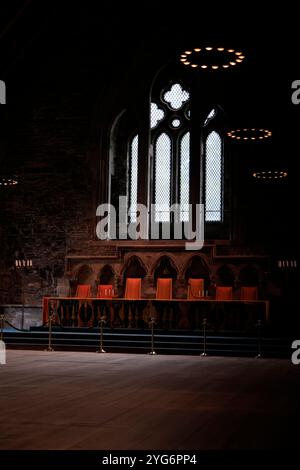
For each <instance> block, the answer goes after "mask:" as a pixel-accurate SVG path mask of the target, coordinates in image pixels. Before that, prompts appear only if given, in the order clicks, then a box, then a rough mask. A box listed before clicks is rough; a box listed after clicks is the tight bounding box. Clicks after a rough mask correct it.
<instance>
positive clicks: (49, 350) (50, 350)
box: [44, 348, 54, 352]
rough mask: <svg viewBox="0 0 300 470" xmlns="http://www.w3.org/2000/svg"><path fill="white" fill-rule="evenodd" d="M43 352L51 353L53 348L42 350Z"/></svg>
mask: <svg viewBox="0 0 300 470" xmlns="http://www.w3.org/2000/svg"><path fill="white" fill-rule="evenodd" d="M44 351H48V352H52V351H54V349H53V348H47V349H44Z"/></svg>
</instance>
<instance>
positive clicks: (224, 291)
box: [216, 286, 232, 300]
mask: <svg viewBox="0 0 300 470" xmlns="http://www.w3.org/2000/svg"><path fill="white" fill-rule="evenodd" d="M216 300H232V287H223V286H217V287H216Z"/></svg>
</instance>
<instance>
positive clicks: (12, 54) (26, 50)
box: [0, 0, 300, 165]
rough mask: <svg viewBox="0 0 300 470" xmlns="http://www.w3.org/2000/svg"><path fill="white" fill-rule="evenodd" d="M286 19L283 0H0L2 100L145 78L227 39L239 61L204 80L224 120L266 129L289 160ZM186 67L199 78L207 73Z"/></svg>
mask: <svg viewBox="0 0 300 470" xmlns="http://www.w3.org/2000/svg"><path fill="white" fill-rule="evenodd" d="M292 20H293V12H291V11H290V10H288V9H286V11H284V9H283V7H282V6H281V8H280V10H278V11H276V10H275V9H274V7H273V8H272V9H270V10H269V11H266V12H263V11H262V9H261V7H259V8H258V7H255V6H254V5H253V4H252V5H251V6H247V4H241V6H240V7H235V6H230V7H226V8H224V9H220V7H219V6H218V5H217V4H211V6H210V7H209V8H204V7H203V4H202V3H198V4H196V3H195V2H191V1H186V2H184V3H183V4H182V6H181V7H179V8H178V7H175V6H174V3H173V2H161V4H159V3H158V4H156V3H155V2H154V3H151V4H146V5H145V4H143V5H142V4H141V5H140V6H139V4H137V3H134V4H133V2H129V3H128V2H126V3H125V2H123V3H121V4H120V5H118V3H115V2H100V1H85V2H70V1H67V0H64V1H61V2H58V1H49V0H43V1H38V0H27V1H25V0H23V1H8V0H6V1H2V2H1V7H0V56H1V63H0V79H2V80H5V82H6V86H7V107H8V106H11V109H13V110H14V112H16V109H18V112H20V114H21V113H22V104H24V103H27V104H28V103H30V102H34V100H35V99H36V98H37V97H38V99H40V100H42V98H43V96H44V95H45V92H46V91H47V93H46V94H47V96H48V97H49V95H51V93H53V95H55V94H57V93H58V92H61V93H63V92H64V90H66V89H68V90H69V91H70V90H73V91H74V92H77V91H78V90H80V88H81V89H82V88H83V87H85V88H86V90H85V91H86V93H89V92H90V93H94V94H96V95H97V94H98V96H101V93H105V89H106V87H107V86H115V87H116V88H118V87H121V86H122V82H124V81H128V82H130V81H132V80H134V81H142V80H143V77H145V76H147V75H149V76H150V77H153V76H154V75H155V73H156V72H157V70H159V68H160V67H162V66H163V65H164V64H165V63H166V61H169V62H170V63H172V62H176V61H177V60H178V55H179V53H180V52H181V51H182V50H183V49H184V48H186V47H195V46H199V45H201V44H209V43H210V44H215V45H225V46H227V47H233V48H236V49H241V50H243V51H244V52H245V55H246V59H245V62H244V63H243V64H242V65H240V66H238V68H236V69H235V70H226V71H221V72H216V73H215V74H214V76H213V77H212V79H211V85H212V86H214V83H217V84H218V86H221V87H222V89H223V95H224V102H223V105H224V108H226V112H227V114H228V116H229V122H230V124H231V125H232V126H233V127H235V126H243V127H266V128H270V129H271V130H272V131H273V143H274V158H276V159H278V160H279V162H280V161H281V159H282V156H283V155H284V158H285V159H288V160H290V162H289V163H290V164H291V165H293V162H294V159H295V158H296V154H297V153H298V152H299V150H298V149H299V144H298V122H299V115H300V105H299V106H298V107H297V106H295V105H293V104H292V102H291V94H292V90H291V84H292V82H293V81H294V80H296V79H297V78H300V77H299V76H298V70H299V59H298V53H297V46H298V41H297V32H296V28H295V27H293V24H292ZM190 73H194V74H195V77H196V79H197V77H199V81H200V80H201V74H204V73H206V72H204V71H198V70H196V69H194V70H190ZM87 84H88V85H87ZM95 101H96V99H95ZM7 112H8V110H7V111H6V113H7ZM91 112H92V111H91ZM2 113H3V111H2Z"/></svg>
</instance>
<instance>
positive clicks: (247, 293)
mask: <svg viewBox="0 0 300 470" xmlns="http://www.w3.org/2000/svg"><path fill="white" fill-rule="evenodd" d="M257 299H258V289H257V286H253V287H246V286H242V287H241V300H257Z"/></svg>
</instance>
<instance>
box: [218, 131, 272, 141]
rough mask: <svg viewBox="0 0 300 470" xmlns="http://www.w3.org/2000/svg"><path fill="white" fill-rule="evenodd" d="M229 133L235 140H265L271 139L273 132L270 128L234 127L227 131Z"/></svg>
mask: <svg viewBox="0 0 300 470" xmlns="http://www.w3.org/2000/svg"><path fill="white" fill-rule="evenodd" d="M227 135H228V137H230V138H231V139H235V140H264V139H269V138H270V137H271V135H272V132H271V131H269V130H268V129H254V128H252V129H234V130H231V131H229V132H227Z"/></svg>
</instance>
